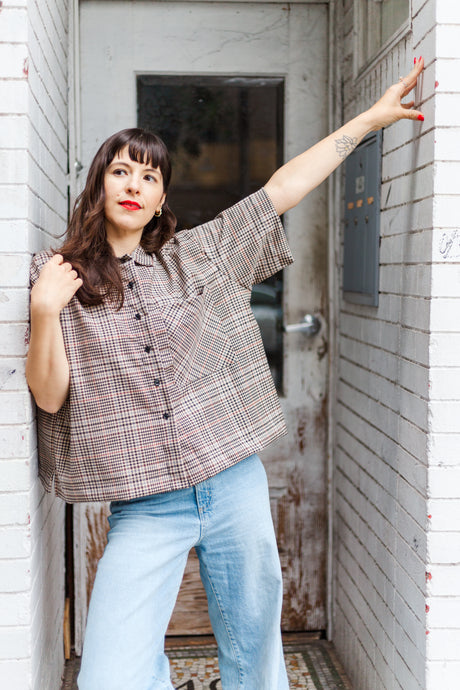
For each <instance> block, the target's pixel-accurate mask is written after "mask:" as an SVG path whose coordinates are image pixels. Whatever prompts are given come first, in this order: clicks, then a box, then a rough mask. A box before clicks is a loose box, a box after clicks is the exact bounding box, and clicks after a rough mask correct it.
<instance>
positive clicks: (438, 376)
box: [430, 367, 460, 400]
mask: <svg viewBox="0 0 460 690" xmlns="http://www.w3.org/2000/svg"><path fill="white" fill-rule="evenodd" d="M430 388H431V396H430V397H431V399H432V400H456V399H457V397H458V391H459V390H460V367H458V368H454V367H449V368H444V369H437V368H432V369H431V372H430Z"/></svg>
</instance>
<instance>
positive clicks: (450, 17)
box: [436, 0, 460, 24]
mask: <svg viewBox="0 0 460 690" xmlns="http://www.w3.org/2000/svg"><path fill="white" fill-rule="evenodd" d="M436 21H437V22H438V23H439V24H460V6H459V5H458V3H456V2H451V0H437V1H436Z"/></svg>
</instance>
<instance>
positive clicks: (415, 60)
mask: <svg viewBox="0 0 460 690" xmlns="http://www.w3.org/2000/svg"><path fill="white" fill-rule="evenodd" d="M416 62H417V58H416V57H415V58H414V65H415V64H416Z"/></svg>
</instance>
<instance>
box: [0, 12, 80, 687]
mask: <svg viewBox="0 0 460 690" xmlns="http://www.w3.org/2000/svg"><path fill="white" fill-rule="evenodd" d="M67 11H68V8H67V2H66V1H65V0H3V2H2V3H1V7H0V161H1V164H0V687H2V688H8V690H27V689H29V688H31V689H33V690H43V689H44V688H46V689H47V690H48V689H49V690H54V689H55V688H56V689H57V688H59V687H60V679H61V671H62V667H63V644H62V621H63V606H64V560H63V559H64V503H63V502H62V501H59V500H57V499H55V500H53V499H52V498H50V497H49V496H48V495H45V494H44V492H43V490H42V488H41V485H40V483H39V480H38V478H37V454H36V437H35V429H34V415H35V411H34V407H33V405H32V402H31V398H30V395H29V392H28V390H27V385H26V383H25V377H24V365H25V354H26V349H27V340H28V298H29V295H28V292H29V291H28V282H29V278H28V274H29V264H30V259H31V255H32V253H33V252H35V251H38V250H39V249H41V248H42V247H45V246H49V245H50V244H52V243H53V241H54V238H55V237H56V236H57V235H58V234H60V233H62V232H63V230H64V229H65V220H66V217H67V186H66V175H67Z"/></svg>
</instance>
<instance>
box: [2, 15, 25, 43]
mask: <svg viewBox="0 0 460 690" xmlns="http://www.w3.org/2000/svg"><path fill="white" fill-rule="evenodd" d="M11 39H13V40H14V43H26V41H27V12H26V9H25V8H21V9H19V8H18V9H16V8H4V9H3V12H2V17H1V21H0V42H2V43H8V42H9V41H11Z"/></svg>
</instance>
